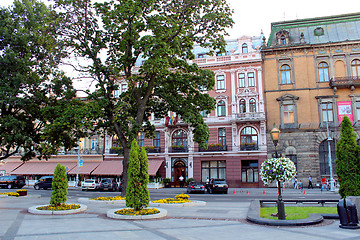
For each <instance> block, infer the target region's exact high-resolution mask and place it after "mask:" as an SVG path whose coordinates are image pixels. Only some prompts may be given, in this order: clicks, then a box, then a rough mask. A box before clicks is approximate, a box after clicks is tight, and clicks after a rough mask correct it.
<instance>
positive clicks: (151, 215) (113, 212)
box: [106, 208, 167, 220]
mask: <svg viewBox="0 0 360 240" xmlns="http://www.w3.org/2000/svg"><path fill="white" fill-rule="evenodd" d="M143 210H146V212H147V215H145V214H144V215H133V214H130V213H131V211H133V208H122V209H110V210H109V211H107V214H106V216H107V217H109V218H112V219H119V220H146V219H156V218H163V217H166V216H167V211H166V210H165V209H162V208H156V209H155V208H149V209H143ZM155 210H156V211H158V212H157V213H155ZM119 212H120V213H121V212H122V213H125V214H127V215H123V214H119Z"/></svg>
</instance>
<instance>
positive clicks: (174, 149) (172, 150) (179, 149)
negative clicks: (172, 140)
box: [169, 146, 189, 153]
mask: <svg viewBox="0 0 360 240" xmlns="http://www.w3.org/2000/svg"><path fill="white" fill-rule="evenodd" d="M169 152H170V153H181V152H189V149H188V148H187V147H184V146H171V147H170V148H169Z"/></svg>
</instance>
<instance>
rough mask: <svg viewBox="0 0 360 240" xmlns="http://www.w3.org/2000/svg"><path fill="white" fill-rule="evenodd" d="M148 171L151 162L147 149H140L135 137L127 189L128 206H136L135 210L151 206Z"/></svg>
mask: <svg viewBox="0 0 360 240" xmlns="http://www.w3.org/2000/svg"><path fill="white" fill-rule="evenodd" d="M139 150H140V152H139ZM148 171H149V164H148V158H147V154H146V151H145V149H144V148H141V149H139V146H138V144H137V142H136V140H135V139H134V140H133V142H132V144H131V151H130V158H129V184H128V186H127V189H126V206H127V207H131V208H134V210H135V211H139V210H141V209H143V208H144V207H147V206H149V201H150V195H149V190H148V189H147V185H148V183H149V173H148Z"/></svg>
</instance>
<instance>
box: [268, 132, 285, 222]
mask: <svg viewBox="0 0 360 240" xmlns="http://www.w3.org/2000/svg"><path fill="white" fill-rule="evenodd" d="M270 137H271V140H272V141H273V143H274V146H275V154H273V155H272V156H273V158H280V157H281V153H278V151H277V144H278V142H279V138H280V130H279V129H278V128H276V127H275V126H274V127H273V129H271V131H270ZM277 185H278V200H277V202H276V204H277V209H278V219H280V220H285V207H284V201H283V199H282V196H281V182H280V181H279V180H278V182H277Z"/></svg>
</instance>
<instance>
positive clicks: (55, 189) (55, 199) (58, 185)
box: [50, 163, 68, 207]
mask: <svg viewBox="0 0 360 240" xmlns="http://www.w3.org/2000/svg"><path fill="white" fill-rule="evenodd" d="M67 190H68V180H67V176H66V168H65V166H61V164H60V163H59V164H58V165H57V166H56V168H55V170H54V177H53V181H52V196H51V199H50V205H52V206H55V207H57V206H60V205H62V204H65V202H66V200H67V194H68V191H67Z"/></svg>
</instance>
